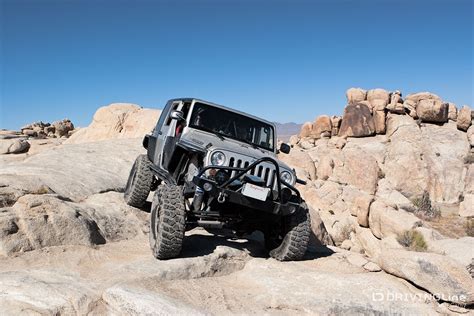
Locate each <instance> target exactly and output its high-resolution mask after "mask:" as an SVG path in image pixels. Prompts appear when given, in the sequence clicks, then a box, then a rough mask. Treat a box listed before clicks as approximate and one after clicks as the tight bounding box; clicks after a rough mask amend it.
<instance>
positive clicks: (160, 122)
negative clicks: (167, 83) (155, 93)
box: [155, 102, 172, 133]
mask: <svg viewBox="0 0 474 316" xmlns="http://www.w3.org/2000/svg"><path fill="white" fill-rule="evenodd" d="M171 104H172V102H168V103H167V104H166V106H165V108H164V109H163V110H162V111H161V115H160V118H159V120H158V123H156V127H155V132H156V133H158V132H159V131H160V130H161V127H162V126H163V122H164V121H165V118H166V117H167V116H168V113H169V110H170V107H171Z"/></svg>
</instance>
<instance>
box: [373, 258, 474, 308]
mask: <svg viewBox="0 0 474 316" xmlns="http://www.w3.org/2000/svg"><path fill="white" fill-rule="evenodd" d="M379 264H380V267H381V268H382V269H383V270H385V272H387V273H390V274H393V275H395V276H397V277H399V278H403V279H405V280H407V281H410V282H412V283H414V284H416V285H417V286H419V287H421V288H424V289H426V290H427V291H429V292H430V293H432V294H434V295H437V296H440V298H441V300H443V301H448V302H452V303H457V304H465V305H469V304H472V303H474V292H473V291H472V278H471V276H470V275H469V273H468V272H467V271H466V268H465V267H464V266H463V265H461V264H460V263H458V262H457V261H455V260H453V259H451V258H449V257H447V256H443V255H439V254H434V253H423V252H414V251H406V250H384V251H382V252H381V253H380V257H379Z"/></svg>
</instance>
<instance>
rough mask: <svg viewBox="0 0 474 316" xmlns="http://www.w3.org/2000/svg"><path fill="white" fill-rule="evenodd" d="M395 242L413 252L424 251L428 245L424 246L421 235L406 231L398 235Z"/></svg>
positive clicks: (423, 239) (424, 242)
mask: <svg viewBox="0 0 474 316" xmlns="http://www.w3.org/2000/svg"><path fill="white" fill-rule="evenodd" d="M397 241H398V243H399V244H400V245H402V246H403V247H405V248H408V249H410V250H413V251H426V250H427V249H428V245H427V244H426V241H425V238H424V237H423V235H422V234H421V233H420V232H418V231H416V230H413V229H412V230H406V231H404V232H403V233H401V234H399V235H398V237H397Z"/></svg>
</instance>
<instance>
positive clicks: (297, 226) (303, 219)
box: [265, 202, 311, 261]
mask: <svg viewBox="0 0 474 316" xmlns="http://www.w3.org/2000/svg"><path fill="white" fill-rule="evenodd" d="M310 233H311V221H310V217H309V210H308V207H307V205H306V203H304V202H303V203H301V205H300V207H299V208H298V210H296V212H295V213H293V214H292V215H289V216H286V217H284V218H283V219H282V230H281V237H280V238H278V237H277V236H275V234H274V233H271V232H270V233H269V234H267V235H266V236H265V239H267V237H268V239H269V240H266V242H265V244H266V245H267V247H269V246H271V245H275V244H276V243H277V241H278V242H280V244H279V246H278V247H276V248H274V249H272V250H271V251H270V256H271V257H272V258H275V259H277V260H279V261H292V260H301V259H302V258H303V256H304V254H305V253H306V249H307V248H308V242H309V236H310Z"/></svg>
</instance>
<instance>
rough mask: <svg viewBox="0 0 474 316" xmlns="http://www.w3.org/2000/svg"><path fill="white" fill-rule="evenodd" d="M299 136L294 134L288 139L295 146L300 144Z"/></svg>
mask: <svg viewBox="0 0 474 316" xmlns="http://www.w3.org/2000/svg"><path fill="white" fill-rule="evenodd" d="M298 141H299V138H298V136H296V135H292V136H291V137H290V139H289V141H288V143H289V144H290V146H291V147H295V146H296V145H297V144H298Z"/></svg>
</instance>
